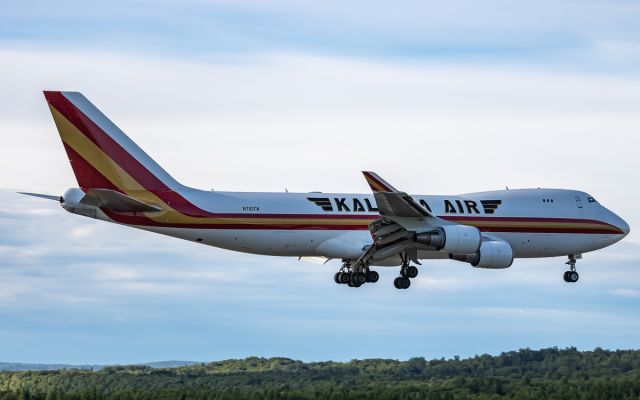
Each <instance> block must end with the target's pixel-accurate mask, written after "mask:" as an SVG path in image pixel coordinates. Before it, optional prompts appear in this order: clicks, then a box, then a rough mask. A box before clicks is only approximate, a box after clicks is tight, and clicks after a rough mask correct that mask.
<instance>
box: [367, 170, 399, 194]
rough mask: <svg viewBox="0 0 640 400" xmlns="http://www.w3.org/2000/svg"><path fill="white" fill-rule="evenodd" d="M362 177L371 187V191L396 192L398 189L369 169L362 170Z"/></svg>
mask: <svg viewBox="0 0 640 400" xmlns="http://www.w3.org/2000/svg"><path fill="white" fill-rule="evenodd" d="M362 174H363V175H364V178H365V179H366V180H367V183H368V184H369V186H370V187H371V190H372V191H373V193H385V192H386V193H392V192H397V191H398V190H397V189H396V188H394V187H393V186H391V185H390V184H389V183H388V182H387V181H385V180H384V179H382V178H380V176H379V175H378V174H376V173H375V172H371V171H362Z"/></svg>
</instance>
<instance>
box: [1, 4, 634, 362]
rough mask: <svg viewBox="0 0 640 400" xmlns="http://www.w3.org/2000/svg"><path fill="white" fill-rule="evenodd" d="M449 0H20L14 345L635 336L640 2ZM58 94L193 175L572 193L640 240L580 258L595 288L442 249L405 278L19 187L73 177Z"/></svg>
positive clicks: (314, 354) (9, 49) (12, 68)
mask: <svg viewBox="0 0 640 400" xmlns="http://www.w3.org/2000/svg"><path fill="white" fill-rule="evenodd" d="M441 3H442V2H438V3H431V4H429V3H425V2H394V3H393V5H391V4H390V3H384V2H349V3H345V2H339V3H338V2H322V4H302V3H300V2H289V1H277V2H270V3H269V4H268V5H266V4H263V2H252V1H240V2H237V1H236V2H224V1H223V2H198V1H192V2H172V1H163V2H142V1H141V2H110V3H102V4H100V5H92V6H91V7H88V6H87V5H86V2H73V1H70V2H64V1H63V2H58V3H55V4H53V3H51V4H50V3H48V2H12V1H9V2H5V3H3V7H1V8H0V61H1V65H2V68H3V74H0V87H2V88H3V96H2V97H0V132H2V134H3V135H2V139H1V140H2V142H1V144H2V146H0V171H2V172H0V188H3V189H2V190H0V204H2V210H0V343H2V345H0V360H3V361H18V362H67V363H114V362H118V363H125V362H144V361H153V360H167V359H189V360H202V361H206V360H214V359H221V358H231V357H244V356H250V355H259V356H287V357H294V358H300V359H304V360H324V359H339V360H348V359H351V358H364V357H390V358H408V357H411V356H425V357H442V356H444V357H451V356H453V355H462V356H469V355H474V354H478V353H499V352H501V351H507V350H512V349H517V348H520V347H534V348H537V347H546V346H554V345H557V346H560V347H563V346H570V345H576V346H578V347H579V348H583V349H588V348H593V347H597V346H601V347H606V348H638V346H639V342H638V335H637V332H638V330H639V328H640V313H639V312H638V311H640V272H639V271H638V265H640V253H639V250H640V239H639V238H640V236H638V235H637V234H636V230H634V228H633V227H634V226H638V225H637V224H636V222H638V223H640V221H639V220H640V218H638V216H637V211H636V199H637V198H638V189H637V187H636V185H635V184H634V182H636V180H637V177H636V174H637V171H638V170H640V161H637V159H638V158H637V154H636V152H637V149H638V148H640V139H639V138H638V135H637V127H638V126H640V116H639V115H638V113H637V109H638V108H637V105H638V104H640V76H638V69H637V65H640V64H639V62H640V28H639V27H638V24H637V21H638V20H639V19H640V6H639V5H637V3H635V2H629V1H617V2H606V3H603V2H590V1H580V2H577V1H576V2H573V1H560V2H558V1H554V2H545V1H542V2H541V1H536V2H528V1H517V2H506V1H492V2H488V3H486V2H485V3H483V5H482V7H479V6H478V5H477V4H476V2H469V1H454V2H447V5H443V4H441ZM42 89H65V90H68V89H71V90H80V91H82V92H84V93H85V95H87V96H88V97H89V98H90V99H91V100H92V101H94V102H95V103H96V104H97V105H98V106H99V107H101V108H102V109H103V111H105V112H106V114H107V115H109V116H111V117H112V118H113V120H114V121H115V122H116V123H117V124H118V125H119V126H120V127H121V128H123V130H125V131H126V132H127V133H129V135H130V136H131V137H132V138H133V139H134V140H135V141H136V142H137V143H138V144H140V145H141V146H142V147H143V148H144V149H145V150H146V151H147V152H148V153H150V154H151V155H152V156H153V157H154V158H156V159H157V160H158V161H159V162H160V163H161V164H162V165H163V166H164V167H165V168H166V169H167V170H169V171H170V172H171V173H172V174H173V175H174V176H176V177H177V178H178V179H180V180H182V181H183V182H184V183H187V184H189V185H192V186H195V187H200V188H211V187H213V188H216V189H220V190H225V189H226V190H268V191H283V190H284V189H285V188H287V189H288V190H295V191H308V190H323V191H345V192H365V191H367V186H366V184H365V182H364V180H363V179H362V178H361V175H360V174H359V171H360V170H362V169H373V170H376V171H378V172H379V173H381V174H382V176H384V177H385V178H387V179H388V180H389V181H391V182H392V183H393V184H394V185H395V186H398V187H401V188H403V189H405V190H407V191H409V192H412V193H434V194H440V193H462V192H470V191H476V190H487V189H499V188H503V187H504V186H506V185H508V186H510V187H538V186H544V187H569V188H576V189H582V190H585V191H588V192H589V193H591V194H593V195H594V196H595V197H596V198H598V199H599V200H600V201H601V202H602V203H603V204H604V205H605V206H607V207H609V208H611V209H613V210H614V211H616V212H617V213H619V214H620V215H621V216H622V217H624V218H625V219H626V220H627V221H628V222H629V223H630V225H631V227H632V233H631V235H630V236H629V237H628V238H627V239H626V240H625V241H624V242H622V243H620V244H617V245H615V246H613V247H611V248H609V249H606V250H603V251H600V252H596V253H593V254H588V255H585V258H584V259H583V260H581V261H580V263H579V271H580V273H581V280H580V282H579V283H578V284H577V285H567V284H565V283H564V282H563V281H562V278H561V274H562V272H563V271H564V270H565V268H564V267H565V266H564V260H563V259H542V260H517V261H516V263H514V266H513V267H512V268H510V269H508V270H505V271H489V270H475V269H473V268H470V267H468V266H466V265H464V264H458V263H451V262H446V261H438V262H428V263H425V264H426V265H425V267H423V268H422V272H421V275H420V277H419V278H418V279H417V280H416V283H415V285H414V286H412V288H411V289H410V290H408V291H403V292H399V291H397V290H395V289H393V287H392V285H391V281H392V278H393V277H394V276H395V274H396V273H397V271H396V270H395V269H389V270H382V271H381V273H382V279H381V281H380V282H379V283H378V284H377V285H369V286H365V287H363V288H360V289H359V290H349V289H348V288H345V287H342V286H337V285H335V284H333V282H332V276H333V273H334V272H335V269H336V268H337V264H336V263H335V262H334V263H330V264H328V265H325V266H318V265H313V264H307V263H304V262H299V261H297V260H295V259H286V258H271V257H260V256H253V255H244V254H238V253H231V252H227V251H224V250H218V249H215V248H209V247H204V246H198V245H195V244H193V243H186V242H181V241H179V240H176V239H171V238H164V237H160V236H156V235H153V234H150V233H146V232H139V231H135V230H128V229H125V228H122V227H119V226H113V225H108V224H105V223H100V222H96V221H92V220H87V219H83V218H80V217H78V216H73V215H70V214H67V213H65V212H64V211H63V210H61V209H60V208H59V206H57V205H56V204H55V203H50V202H47V201H43V200H38V199H31V198H24V197H22V196H19V195H16V194H15V193H14V192H15V191H16V190H29V191H40V192H46V193H54V194H58V193H62V192H63V191H64V190H65V189H66V188H67V187H70V186H73V185H74V184H75V180H74V178H73V175H72V174H71V170H70V168H69V166H68V163H67V162H66V160H65V156H64V152H63V150H62V147H61V145H60V142H59V138H58V137H57V134H56V132H55V128H54V126H53V123H52V121H51V117H50V115H49V113H48V110H47V108H46V105H45V104H44V101H43V99H42V96H41V90H42ZM318 138H322V139H323V140H318ZM433 165H439V166H441V167H440V168H437V169H434V168H433ZM479 170H480V171H482V173H480V174H478V171H479ZM354 337H358V338H360V341H359V342H357V343H354V341H353V338H354Z"/></svg>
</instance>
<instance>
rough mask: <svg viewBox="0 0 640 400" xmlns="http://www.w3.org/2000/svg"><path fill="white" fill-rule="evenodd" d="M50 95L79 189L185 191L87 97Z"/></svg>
mask: <svg viewBox="0 0 640 400" xmlns="http://www.w3.org/2000/svg"><path fill="white" fill-rule="evenodd" d="M44 96H45V98H46V100H47V103H48V105H49V109H50V110H51V114H52V115H53V119H54V121H55V123H56V127H57V128H58V133H59V134H60V138H61V139H62V143H63V145H64V148H65V150H66V152H67V155H68V157H69V162H70V163H71V167H72V168H73V172H74V174H75V176H76V179H77V181H78V185H79V186H80V187H81V188H82V189H84V190H85V191H87V190H89V189H94V188H100V189H110V190H116V191H119V192H125V191H127V192H128V191H137V190H140V191H151V192H156V191H165V190H176V189H180V188H182V187H183V186H182V185H181V184H179V183H178V182H177V181H176V180H175V179H173V178H172V177H171V176H170V175H169V174H168V173H167V172H166V171H165V170H164V169H162V168H161V167H160V165H158V164H157V163H156V162H155V161H154V160H153V159H152V158H151V157H149V156H148V155H147V154H146V153H145V152H144V151H143V150H142V149H141V148H140V147H138V145H136V144H135V143H134V142H133V141H132V140H131V139H129V137H127V135H125V134H124V132H122V131H121V130H120V129H119V128H118V127H117V126H116V125H115V124H114V123H113V122H111V121H110V120H109V119H108V118H107V117H106V116H105V115H104V114H103V113H102V112H100V110H98V108H96V107H95V106H94V105H93V104H91V102H90V101H89V100H87V98H86V97H84V96H83V95H82V94H81V93H77V92H59V91H45V92H44Z"/></svg>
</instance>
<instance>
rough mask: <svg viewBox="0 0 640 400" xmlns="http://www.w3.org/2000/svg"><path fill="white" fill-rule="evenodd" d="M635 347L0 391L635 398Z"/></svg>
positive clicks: (10, 399)
mask: <svg viewBox="0 0 640 400" xmlns="http://www.w3.org/2000/svg"><path fill="white" fill-rule="evenodd" d="M639 397H640V351H638V350H617V351H608V350H602V349H596V350H594V351H587V352H580V351H578V350H576V349H575V348H569V349H564V350H559V349H557V348H550V349H542V350H529V349H523V350H519V351H514V352H508V353H502V354H500V355H498V356H490V355H482V356H476V357H472V358H468V359H464V360H461V359H458V358H454V359H451V360H444V359H436V360H425V359H424V358H412V359H410V360H408V361H397V360H386V359H369V360H353V361H350V362H344V363H343V362H333V361H327V362H312V363H304V362H301V361H296V360H291V359H288V358H268V359H267V358H257V357H253V358H247V359H244V360H226V361H219V362H213V363H209V364H196V365H190V366H184V367H178V368H165V369H153V368H151V367H148V366H111V367H105V368H103V369H102V370H100V371H86V370H61V371H28V372H25V371H21V372H1V373H0V399H2V400H18V399H20V400H22V399H36V400H37V399H43V400H49V399H56V400H58V399H60V400H64V399H78V400H80V399H84V400H93V399H101V400H110V399H141V400H144V399H234V400H235V399H370V398H377V399H418V398H420V399H422V398H429V399H454V398H456V399H457V398H462V399H499V398H517V399H540V398H545V399H572V400H573V399H605V398H610V399H618V400H622V399H638V398H639Z"/></svg>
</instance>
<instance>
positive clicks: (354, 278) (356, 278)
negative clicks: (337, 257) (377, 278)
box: [351, 272, 367, 287]
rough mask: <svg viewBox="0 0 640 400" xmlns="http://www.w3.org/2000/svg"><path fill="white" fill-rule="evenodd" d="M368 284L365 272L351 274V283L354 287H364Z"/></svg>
mask: <svg viewBox="0 0 640 400" xmlns="http://www.w3.org/2000/svg"><path fill="white" fill-rule="evenodd" d="M366 282H367V276H366V275H365V274H364V273H363V272H354V273H352V274H351V283H352V284H353V286H355V287H358V286H362V285H363V284H364V283H366Z"/></svg>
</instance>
